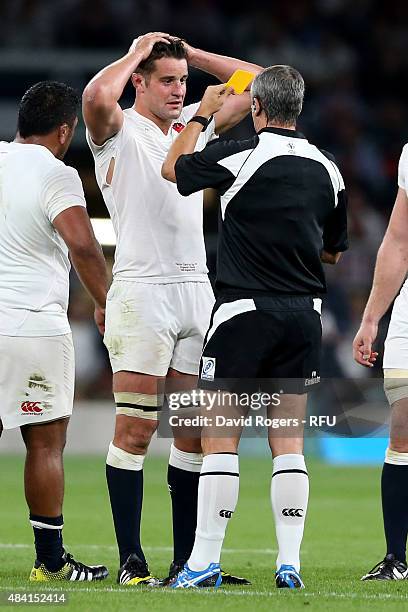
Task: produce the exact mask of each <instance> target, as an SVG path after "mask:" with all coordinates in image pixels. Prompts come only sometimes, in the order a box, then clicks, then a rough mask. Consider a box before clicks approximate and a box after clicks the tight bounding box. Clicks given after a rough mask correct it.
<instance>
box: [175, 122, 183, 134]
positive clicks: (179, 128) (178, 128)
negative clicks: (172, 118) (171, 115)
mask: <svg viewBox="0 0 408 612" xmlns="http://www.w3.org/2000/svg"><path fill="white" fill-rule="evenodd" d="M172 127H173V130H176V132H178V133H179V134H180V132H181V131H182V130H184V128H185V127H186V126H185V125H184V124H183V123H179V122H176V123H173V126H172Z"/></svg>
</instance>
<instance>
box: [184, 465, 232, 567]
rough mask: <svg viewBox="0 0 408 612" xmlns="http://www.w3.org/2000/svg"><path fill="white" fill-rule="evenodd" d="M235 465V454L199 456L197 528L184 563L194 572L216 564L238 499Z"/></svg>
mask: <svg viewBox="0 0 408 612" xmlns="http://www.w3.org/2000/svg"><path fill="white" fill-rule="evenodd" d="M238 491H239V465H238V455H237V454H235V453H214V454H212V455H207V456H206V457H204V459H203V465H202V468H201V473H200V483H199V485H198V512H197V529H196V537H195V542H194V547H193V551H192V553H191V556H190V559H189V560H188V566H189V568H190V569H192V570H193V571H195V572H198V571H200V570H204V569H206V568H207V567H208V566H209V565H210V563H219V562H220V556H221V548H222V543H223V541H224V537H225V531H226V529H227V525H228V521H229V519H230V518H231V516H232V514H233V512H234V511H235V507H236V505H237V501H238Z"/></svg>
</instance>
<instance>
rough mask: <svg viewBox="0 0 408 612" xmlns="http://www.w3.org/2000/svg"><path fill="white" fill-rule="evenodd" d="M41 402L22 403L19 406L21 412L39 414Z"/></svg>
mask: <svg viewBox="0 0 408 612" xmlns="http://www.w3.org/2000/svg"><path fill="white" fill-rule="evenodd" d="M40 403H41V402H23V403H22V404H21V412H24V413H26V414H27V413H30V414H41V412H42V411H43V409H42V407H41V406H40Z"/></svg>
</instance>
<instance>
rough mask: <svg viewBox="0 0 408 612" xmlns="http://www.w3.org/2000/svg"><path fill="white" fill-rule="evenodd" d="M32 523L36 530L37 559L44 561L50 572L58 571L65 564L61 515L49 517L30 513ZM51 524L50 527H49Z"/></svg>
mask: <svg viewBox="0 0 408 612" xmlns="http://www.w3.org/2000/svg"><path fill="white" fill-rule="evenodd" d="M30 523H31V525H32V527H33V531H34V540H35V552H36V556H37V561H39V562H40V563H44V565H45V567H46V568H47V569H48V570H50V572H56V571H58V570H59V569H61V567H62V566H63V565H64V563H65V562H64V560H63V558H62V556H63V554H64V548H63V546H62V526H63V524H64V519H63V518H62V514H61V516H57V517H47V516H39V515H38V514H31V513H30ZM48 525H49V527H47V526H48Z"/></svg>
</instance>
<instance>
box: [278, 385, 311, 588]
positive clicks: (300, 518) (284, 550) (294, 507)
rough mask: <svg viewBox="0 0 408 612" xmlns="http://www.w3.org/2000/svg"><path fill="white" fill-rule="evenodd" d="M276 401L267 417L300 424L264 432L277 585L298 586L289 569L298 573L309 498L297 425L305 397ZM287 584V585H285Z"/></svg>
mask: <svg viewBox="0 0 408 612" xmlns="http://www.w3.org/2000/svg"><path fill="white" fill-rule="evenodd" d="M280 401H281V403H280V405H279V406H276V407H273V408H270V409H269V411H268V416H269V417H270V418H275V419H296V420H297V422H298V423H300V425H298V426H296V425H295V426H293V427H292V426H288V427H285V428H284V429H283V430H282V432H281V433H278V434H277V433H276V432H277V430H276V429H273V428H270V429H269V432H268V438H269V445H270V448H271V452H272V456H273V472H272V480H271V503H272V511H273V515H274V520H275V531H276V539H277V541H278V550H279V553H278V558H277V561H276V566H277V569H278V574H279V575H278V576H277V585H278V586H289V587H290V586H291V584H292V583H293V585H294V586H302V583H301V580H300V577H299V576H298V575H295V574H293V573H292V570H291V569H290V568H292V569H293V568H294V570H295V571H296V572H297V574H299V571H300V546H301V543H302V538H303V530H304V524H305V518H306V512H307V505H308V499H309V476H308V472H307V469H306V464H305V459H304V456H303V426H302V424H301V422H302V420H303V419H304V417H305V412H306V394H303V395H292V394H291V395H282V396H281V397H280ZM288 568H289V569H288ZM288 572H289V574H290V575H289V574H288ZM283 573H284V574H285V575H283ZM282 578H283V579H284V580H282ZM287 579H289V580H287ZM287 581H288V582H289V584H286V582H287ZM280 582H282V585H281V584H280ZM278 583H279V584H278Z"/></svg>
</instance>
